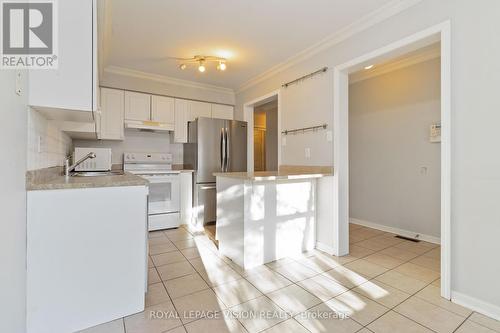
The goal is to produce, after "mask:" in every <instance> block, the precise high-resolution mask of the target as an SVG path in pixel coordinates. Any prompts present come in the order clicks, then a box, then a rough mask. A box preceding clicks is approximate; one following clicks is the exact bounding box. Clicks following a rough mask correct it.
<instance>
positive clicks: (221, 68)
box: [217, 60, 226, 71]
mask: <svg viewBox="0 0 500 333" xmlns="http://www.w3.org/2000/svg"><path fill="white" fill-rule="evenodd" d="M217 69H218V70H219V71H225V70H226V62H225V61H222V60H221V61H219V64H218V65H217Z"/></svg>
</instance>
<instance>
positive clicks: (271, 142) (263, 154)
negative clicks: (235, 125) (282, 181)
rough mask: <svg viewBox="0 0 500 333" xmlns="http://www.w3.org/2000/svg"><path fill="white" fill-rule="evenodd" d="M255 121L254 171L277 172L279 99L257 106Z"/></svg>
mask: <svg viewBox="0 0 500 333" xmlns="http://www.w3.org/2000/svg"><path fill="white" fill-rule="evenodd" d="M253 119H254V123H253V137H254V144H253V146H254V154H253V155H254V171H277V170H278V151H277V148H278V98H277V97H276V98H275V99H273V100H271V101H270V102H267V103H265V104H262V105H259V106H256V107H255V108H254V115H253Z"/></svg>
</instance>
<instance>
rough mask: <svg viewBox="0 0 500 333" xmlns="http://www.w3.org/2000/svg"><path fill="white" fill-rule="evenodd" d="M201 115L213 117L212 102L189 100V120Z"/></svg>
mask: <svg viewBox="0 0 500 333" xmlns="http://www.w3.org/2000/svg"><path fill="white" fill-rule="evenodd" d="M199 117H207V118H211V117H212V104H210V103H205V102H198V101H189V121H193V120H195V119H196V118H199Z"/></svg>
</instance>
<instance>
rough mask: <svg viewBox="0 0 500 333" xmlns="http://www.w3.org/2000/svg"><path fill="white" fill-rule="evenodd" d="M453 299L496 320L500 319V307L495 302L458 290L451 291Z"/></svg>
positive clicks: (454, 301)
mask: <svg viewBox="0 0 500 333" xmlns="http://www.w3.org/2000/svg"><path fill="white" fill-rule="evenodd" d="M451 301H452V302H453V303H457V304H458V305H461V306H465V307H466V308H469V309H471V310H474V311H476V312H479V313H481V314H483V315H485V316H488V317H491V318H493V319H495V320H500V307H499V306H497V305H495V304H491V303H487V302H484V301H481V300H479V299H477V298H474V297H471V296H467V295H465V294H462V293H459V292H457V291H452V292H451Z"/></svg>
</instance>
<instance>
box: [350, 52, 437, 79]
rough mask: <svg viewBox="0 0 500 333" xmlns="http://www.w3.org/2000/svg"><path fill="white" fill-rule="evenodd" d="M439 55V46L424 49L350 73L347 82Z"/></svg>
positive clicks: (384, 72)
mask: <svg viewBox="0 0 500 333" xmlns="http://www.w3.org/2000/svg"><path fill="white" fill-rule="evenodd" d="M440 56H441V49H440V47H433V48H431V49H428V50H426V51H425V52H422V53H419V54H415V55H412V56H408V57H405V58H404V59H400V60H396V61H392V62H390V63H388V64H383V65H380V66H377V67H375V68H373V69H371V70H363V71H360V72H356V73H355V74H353V75H351V77H349V84H354V83H357V82H361V81H364V80H368V79H371V78H373V77H377V76H380V75H383V74H387V73H390V72H393V71H397V70H400V69H403V68H405V67H409V66H413V65H416V64H419V63H422V62H425V61H429V60H432V59H436V58H439V57H440Z"/></svg>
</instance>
